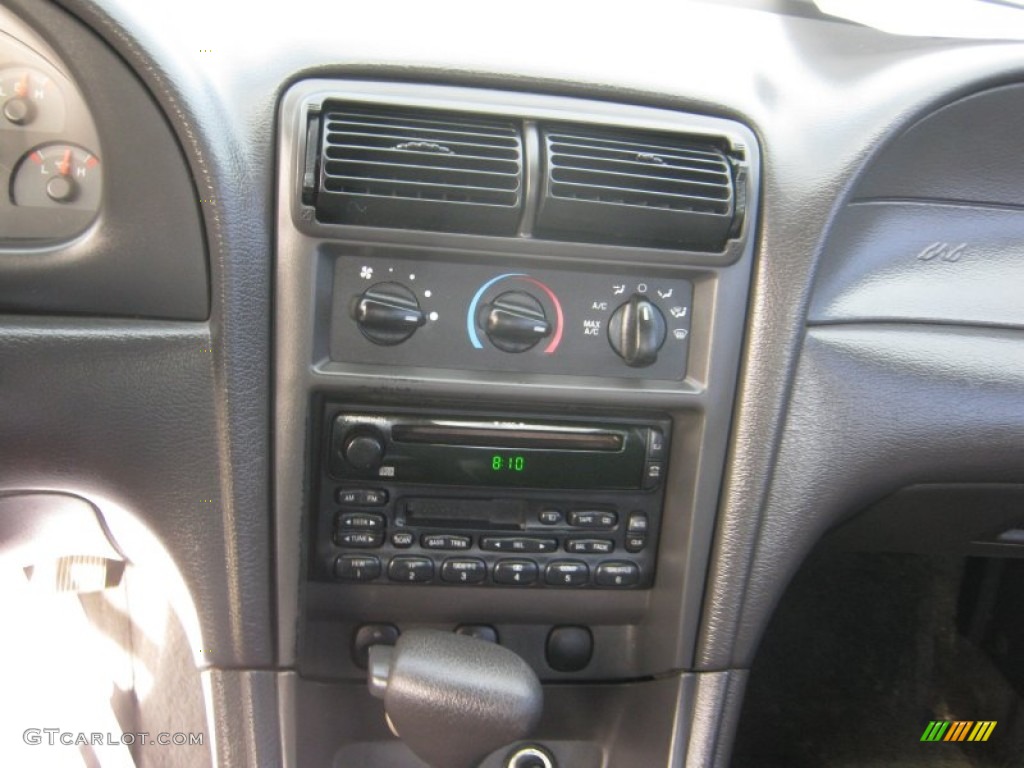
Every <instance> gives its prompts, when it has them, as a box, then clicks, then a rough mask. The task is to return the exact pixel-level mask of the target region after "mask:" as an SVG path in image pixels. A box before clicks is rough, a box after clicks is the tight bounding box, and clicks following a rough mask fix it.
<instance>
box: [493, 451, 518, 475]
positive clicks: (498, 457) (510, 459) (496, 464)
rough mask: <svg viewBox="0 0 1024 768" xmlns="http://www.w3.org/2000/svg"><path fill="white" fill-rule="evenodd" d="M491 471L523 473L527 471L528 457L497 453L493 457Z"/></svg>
mask: <svg viewBox="0 0 1024 768" xmlns="http://www.w3.org/2000/svg"><path fill="white" fill-rule="evenodd" d="M491 469H492V470H494V471H495V472H522V471H523V470H525V469H526V457H525V456H522V455H502V454H500V453H496V454H494V455H493V456H492V457H491Z"/></svg>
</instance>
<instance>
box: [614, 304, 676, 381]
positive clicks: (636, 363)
mask: <svg viewBox="0 0 1024 768" xmlns="http://www.w3.org/2000/svg"><path fill="white" fill-rule="evenodd" d="M608 342H609V343H610V344H611V345H612V349H614V350H615V353H616V354H617V355H618V356H619V357H621V358H622V359H623V360H625V361H626V365H628V366H630V367H631V368H645V367H646V366H648V365H651V364H653V363H654V361H655V360H657V359H658V350H659V349H661V345H662V344H664V343H665V316H664V315H663V314H661V310H660V309H658V308H657V307H656V306H655V305H654V304H653V303H652V302H651V301H650V300H649V299H647V298H645V297H644V296H642V295H641V294H639V293H634V294H633V296H632V297H631V298H630V300H629V301H627V302H626V303H625V304H623V305H622V306H620V307H619V308H618V309H616V310H615V311H614V312H613V313H612V317H611V320H609V321H608Z"/></svg>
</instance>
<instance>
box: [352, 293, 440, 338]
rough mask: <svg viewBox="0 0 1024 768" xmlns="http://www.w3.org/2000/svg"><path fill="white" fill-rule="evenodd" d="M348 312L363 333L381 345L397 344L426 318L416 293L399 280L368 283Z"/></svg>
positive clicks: (410, 334)
mask: <svg viewBox="0 0 1024 768" xmlns="http://www.w3.org/2000/svg"><path fill="white" fill-rule="evenodd" d="M352 316H353V318H354V319H355V321H356V325H358V326H359V330H360V331H362V332H363V336H365V337H366V338H368V339H369V340H370V341H372V342H373V343H374V344H380V345H382V346H392V345H395V344H401V343H402V342H403V341H405V340H406V339H408V338H409V337H410V336H412V335H413V334H414V333H416V330H417V329H418V328H419V327H420V326H421V325H423V324H424V323H425V322H426V321H427V318H426V316H425V315H424V314H423V310H421V309H420V303H419V301H417V300H416V294H415V293H413V292H412V291H410V290H409V289H408V288H406V287H405V286H404V285H402V284H401V283H377V284H376V285H371V286H370V287H369V288H367V289H366V291H365V292H364V293H363V294H362V295H361V296H360V297H359V298H358V299H356V302H355V306H354V307H353V311H352Z"/></svg>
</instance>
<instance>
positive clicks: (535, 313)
mask: <svg viewBox="0 0 1024 768" xmlns="http://www.w3.org/2000/svg"><path fill="white" fill-rule="evenodd" d="M480 325H482V326H483V329H484V333H486V334H487V338H488V339H490V340H491V343H492V344H493V345H494V346H496V347H497V348H498V349H500V350H501V351H502V352H525V351H526V350H528V349H531V348H532V347H534V346H536V345H537V343H538V342H539V341H540V340H541V339H543V338H545V337H547V336H550V335H551V323H549V322H548V319H547V315H545V313H544V306H543V305H542V304H541V303H540V302H539V301H538V300H537V299H536V298H535V297H534V296H532V295H530V294H529V293H526V292H525V291H507V292H506V293H503V294H501V295H500V296H498V297H497V298H496V299H495V300H494V301H492V302H491V303H490V304H487V305H486V306H484V307H483V308H482V309H481V312H480Z"/></svg>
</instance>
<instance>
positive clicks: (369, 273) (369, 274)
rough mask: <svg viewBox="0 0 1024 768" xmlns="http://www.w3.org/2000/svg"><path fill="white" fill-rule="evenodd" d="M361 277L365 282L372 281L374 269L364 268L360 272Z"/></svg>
mask: <svg viewBox="0 0 1024 768" xmlns="http://www.w3.org/2000/svg"><path fill="white" fill-rule="evenodd" d="M359 276H360V277H361V278H363V280H370V279H372V278H373V267H363V268H362V269H360V270H359Z"/></svg>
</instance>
